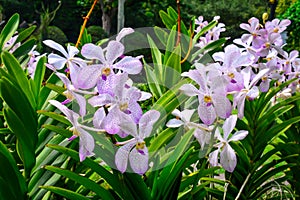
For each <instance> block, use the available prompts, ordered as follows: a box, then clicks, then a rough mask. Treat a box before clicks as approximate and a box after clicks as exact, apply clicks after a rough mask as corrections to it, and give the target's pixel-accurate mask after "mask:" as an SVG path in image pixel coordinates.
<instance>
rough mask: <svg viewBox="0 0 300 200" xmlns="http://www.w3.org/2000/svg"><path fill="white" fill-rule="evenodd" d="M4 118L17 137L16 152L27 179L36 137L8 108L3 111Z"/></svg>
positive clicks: (33, 158)
mask: <svg viewBox="0 0 300 200" xmlns="http://www.w3.org/2000/svg"><path fill="white" fill-rule="evenodd" d="M4 118H5V120H6V122H7V125H8V127H9V129H10V130H11V131H12V132H13V133H14V134H15V135H16V137H17V139H18V140H17V152H18V154H19V156H20V158H21V159H22V161H23V163H24V168H25V176H26V177H29V176H30V172H31V169H32V168H33V167H34V165H35V146H36V140H37V137H36V136H35V135H34V134H35V133H32V132H30V131H29V130H28V128H27V126H26V125H25V124H24V123H23V121H22V120H20V118H19V117H18V116H17V115H16V114H15V113H14V112H13V111H12V110H11V109H9V108H7V109H4Z"/></svg>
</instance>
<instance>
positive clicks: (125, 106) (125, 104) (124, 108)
mask: <svg viewBox="0 0 300 200" xmlns="http://www.w3.org/2000/svg"><path fill="white" fill-rule="evenodd" d="M119 108H120V110H121V111H125V110H127V108H128V103H127V102H125V103H120V105H119Z"/></svg>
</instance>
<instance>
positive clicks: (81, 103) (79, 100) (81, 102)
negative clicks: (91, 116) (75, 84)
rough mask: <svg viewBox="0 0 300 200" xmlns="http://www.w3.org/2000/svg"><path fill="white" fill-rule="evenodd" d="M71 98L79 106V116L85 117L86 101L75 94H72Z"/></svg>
mask: <svg viewBox="0 0 300 200" xmlns="http://www.w3.org/2000/svg"><path fill="white" fill-rule="evenodd" d="M73 96H74V97H75V99H76V101H77V103H78V105H79V114H80V116H85V114H86V99H85V98H84V97H83V96H81V95H79V94H76V93H73Z"/></svg>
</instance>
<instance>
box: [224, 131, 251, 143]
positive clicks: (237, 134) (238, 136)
mask: <svg viewBox="0 0 300 200" xmlns="http://www.w3.org/2000/svg"><path fill="white" fill-rule="evenodd" d="M247 135H248V131H244V130H242V131H237V132H235V133H234V134H233V135H232V137H231V138H230V139H229V140H228V142H230V141H238V140H242V139H244V138H245V137H246V136H247Z"/></svg>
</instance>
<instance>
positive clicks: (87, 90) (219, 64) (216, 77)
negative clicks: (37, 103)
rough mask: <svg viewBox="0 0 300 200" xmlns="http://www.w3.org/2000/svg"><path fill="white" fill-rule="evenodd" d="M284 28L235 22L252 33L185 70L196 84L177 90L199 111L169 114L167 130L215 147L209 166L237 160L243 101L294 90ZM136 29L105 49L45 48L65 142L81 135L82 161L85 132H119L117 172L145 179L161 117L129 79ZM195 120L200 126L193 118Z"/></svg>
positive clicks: (137, 67)
mask: <svg viewBox="0 0 300 200" xmlns="http://www.w3.org/2000/svg"><path fill="white" fill-rule="evenodd" d="M217 19H218V18H216V20H217ZM196 24H197V25H198V27H197V29H196V30H195V31H196V32H199V31H201V29H202V28H203V27H205V26H206V25H207V24H208V23H207V22H206V21H203V17H199V18H198V20H197V21H196ZM289 24H290V21H289V20H282V21H279V20H278V19H275V20H273V21H271V22H267V23H266V24H265V25H264V26H262V25H261V24H259V20H258V19H256V18H251V19H250V20H249V23H248V24H241V25H240V27H241V28H242V29H244V30H246V31H248V32H249V33H245V34H244V35H242V37H241V38H240V39H235V40H234V43H235V44H231V45H228V46H226V47H225V48H224V52H217V53H214V54H213V55H212V58H213V62H211V63H207V64H205V65H204V64H202V63H199V61H198V60H197V61H195V62H194V63H193V65H192V68H191V69H190V70H189V71H187V72H183V73H182V74H181V76H182V77H183V78H189V79H191V80H192V81H193V82H192V83H189V84H184V85H182V87H181V88H180V91H181V92H183V93H184V94H186V95H187V96H190V97H191V98H195V97H196V98H197V100H198V101H197V102H198V104H197V112H196V113H195V110H196V109H193V108H186V109H184V110H183V111H179V110H177V109H176V110H174V111H173V112H172V114H173V115H174V116H176V118H174V119H171V120H170V121H168V122H167V124H166V126H167V127H170V128H177V127H180V126H184V128H185V129H186V130H189V129H194V136H195V138H196V139H197V140H198V141H199V144H200V147H201V150H203V149H204V148H205V146H207V145H210V144H213V147H214V150H213V151H212V152H210V153H209V155H208V158H209V162H210V164H211V165H212V166H217V165H221V166H222V167H223V168H224V169H225V170H227V171H229V172H232V171H233V170H234V168H235V166H236V164H237V158H236V154H235V152H234V150H233V148H232V147H231V146H230V142H231V141H238V140H242V139H244V138H245V137H246V136H247V134H248V131H245V130H238V131H236V132H235V133H234V134H231V132H233V131H234V128H235V125H236V122H237V120H238V118H239V119H242V118H243V117H244V105H245V101H247V100H253V99H255V98H257V97H258V96H259V94H260V92H267V91H268V90H269V88H270V83H271V81H272V80H275V82H276V84H279V83H282V82H285V81H287V80H290V79H294V78H296V79H297V80H296V81H294V82H293V83H291V84H290V85H289V86H288V88H287V89H288V90H289V92H290V93H294V92H296V91H298V90H299V71H300V69H299V65H300V60H299V58H298V52H297V51H292V52H291V53H290V54H288V53H287V52H285V51H284V50H283V40H282V38H281V35H280V33H282V32H283V31H284V30H285V29H286V27H287V26H288V25H289ZM224 26H225V25H224V24H222V23H220V24H219V25H217V26H216V27H215V28H213V29H211V30H210V31H209V32H208V33H206V35H205V37H201V38H200V41H199V43H198V44H196V45H195V47H200V48H202V47H203V46H205V45H207V44H209V43H210V42H212V41H215V40H218V39H219V36H220V33H221V32H223V31H225V28H224ZM133 32H134V30H133V29H131V28H124V29H122V30H121V32H120V33H119V34H118V35H117V37H116V38H115V39H114V40H110V41H109V42H108V43H107V45H106V47H105V48H103V47H100V46H97V45H94V44H85V45H84V46H83V47H82V49H81V51H79V50H78V49H77V48H76V47H74V46H71V45H70V44H69V45H68V46H67V50H65V49H64V47H63V46H62V45H60V44H58V43H56V42H54V41H51V40H46V41H44V44H45V45H47V46H48V47H50V48H52V49H54V50H56V51H57V52H59V53H60V54H56V53H50V54H49V55H48V63H47V67H48V68H49V69H51V70H52V71H53V72H54V73H55V74H56V75H57V77H58V78H59V79H60V80H61V81H62V83H63V84H64V86H65V92H64V93H63V94H64V95H65V96H66V100H65V101H63V102H58V101H56V100H50V101H49V102H50V103H51V104H52V105H53V106H55V107H57V108H58V109H59V110H61V112H62V113H63V114H64V115H65V116H66V118H67V119H68V120H69V122H70V123H71V124H72V127H71V128H70V130H71V131H72V132H73V136H72V137H70V138H69V140H73V139H74V138H76V137H79V158H80V161H84V160H85V159H86V157H88V156H93V155H94V152H93V151H94V148H95V141H94V138H93V136H92V135H91V134H90V133H89V132H88V131H95V132H105V133H107V134H110V135H115V134H117V135H118V136H119V137H120V138H124V139H125V141H123V140H122V141H120V142H119V141H117V143H116V144H115V145H116V146H121V147H119V148H118V149H117V151H116V154H115V166H116V168H117V169H118V170H119V171H121V172H125V171H126V169H127V168H128V163H129V164H130V168H131V169H132V170H133V171H134V172H135V173H137V174H144V173H145V172H146V171H147V170H148V167H149V164H148V162H149V155H148V149H147V144H146V142H145V139H146V138H147V137H149V136H150V135H151V133H152V131H156V130H153V126H154V124H155V123H156V122H157V121H158V119H159V118H160V112H159V111H156V110H149V111H147V112H145V113H143V110H142V108H141V106H140V104H139V102H140V101H144V100H147V99H149V98H151V96H152V95H151V94H150V93H147V92H144V91H141V90H140V89H138V88H137V87H135V86H134V84H133V81H132V80H131V79H130V78H129V75H137V74H139V73H140V72H141V70H142V68H143V65H142V62H141V58H142V56H137V57H132V56H126V55H124V52H125V47H124V45H123V44H122V42H121V41H122V39H123V38H124V37H125V36H127V35H128V34H131V33H133ZM31 53H32V54H31V55H32V57H31V58H32V59H33V60H34V58H38V56H39V54H38V53H36V52H34V51H33V50H32V52H31ZM79 55H80V56H79ZM35 56H36V57H35ZM200 56H201V55H200ZM62 70H65V72H67V75H66V74H65V73H63V72H62ZM33 71H34V70H33ZM33 73H34V72H33ZM285 92H287V91H285ZM70 102H74V103H76V104H77V105H78V107H79V109H78V111H76V110H71V109H70V108H69V107H68V106H67V104H69V103H70ZM90 106H92V107H93V108H95V110H94V112H93V113H92V115H93V119H92V127H91V126H87V125H85V124H84V117H85V116H87V115H88V114H91V113H89V111H88V109H87V108H88V107H90ZM233 113H237V114H233ZM195 115H196V116H197V117H196V118H197V121H193V120H192V116H195ZM127 138H129V139H128V140H126V139H127Z"/></svg>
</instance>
